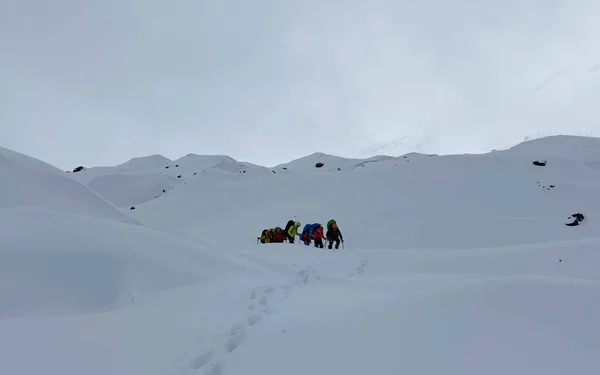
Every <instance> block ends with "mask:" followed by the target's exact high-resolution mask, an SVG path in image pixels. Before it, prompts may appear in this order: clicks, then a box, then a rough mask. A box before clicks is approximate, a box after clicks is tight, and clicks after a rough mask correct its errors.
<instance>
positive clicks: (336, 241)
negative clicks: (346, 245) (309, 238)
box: [327, 238, 340, 249]
mask: <svg viewBox="0 0 600 375" xmlns="http://www.w3.org/2000/svg"><path fill="white" fill-rule="evenodd" d="M334 242H335V248H336V249H339V248H340V239H339V238H332V239H330V240H329V243H328V244H327V248H328V249H331V246H332V245H333V243H334Z"/></svg>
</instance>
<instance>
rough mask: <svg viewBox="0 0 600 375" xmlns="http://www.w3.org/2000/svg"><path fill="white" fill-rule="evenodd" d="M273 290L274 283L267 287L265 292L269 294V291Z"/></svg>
mask: <svg viewBox="0 0 600 375" xmlns="http://www.w3.org/2000/svg"><path fill="white" fill-rule="evenodd" d="M273 290H275V288H274V287H273V286H272V285H270V286H268V287H267V289H265V293H267V294H269V293H271V292H273Z"/></svg>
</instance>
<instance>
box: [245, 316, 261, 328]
mask: <svg viewBox="0 0 600 375" xmlns="http://www.w3.org/2000/svg"><path fill="white" fill-rule="evenodd" d="M260 319H261V317H260V315H250V316H249V317H248V325H249V326H253V325H255V324H256V323H258V322H260Z"/></svg>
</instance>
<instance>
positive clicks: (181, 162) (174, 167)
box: [68, 154, 272, 207]
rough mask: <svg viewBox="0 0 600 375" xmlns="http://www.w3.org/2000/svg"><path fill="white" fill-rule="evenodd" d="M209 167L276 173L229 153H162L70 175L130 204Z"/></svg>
mask: <svg viewBox="0 0 600 375" xmlns="http://www.w3.org/2000/svg"><path fill="white" fill-rule="evenodd" d="M208 169H217V170H220V171H225V172H228V173H231V174H234V175H239V176H240V177H243V178H244V179H251V178H257V177H259V178H260V177H264V176H271V174H272V172H271V170H270V169H268V168H266V167H261V166H257V165H254V164H251V163H246V162H238V161H236V160H234V159H232V158H230V157H228V156H222V155H195V154H188V155H186V156H184V157H182V158H179V159H177V160H173V161H172V160H169V159H167V158H165V157H164V156H162V155H150V156H146V157H140V158H133V159H131V160H129V161H127V162H125V163H122V164H120V165H117V166H115V167H106V166H104V167H93V168H88V169H86V170H83V171H81V172H76V173H69V174H68V176H69V177H71V178H73V179H75V180H77V181H79V182H81V183H83V184H85V185H87V186H88V187H90V188H91V189H92V190H94V191H96V192H97V193H98V194H100V195H102V196H103V197H104V198H106V199H107V200H109V201H110V202H112V203H113V204H115V205H117V206H119V207H129V206H135V205H137V204H140V203H144V202H148V201H150V200H153V199H156V198H158V197H160V196H162V195H163V194H166V193H168V192H169V191H170V190H172V189H173V188H175V187H176V186H178V185H184V184H186V183H187V181H190V180H194V179H195V178H196V176H198V175H201V174H203V173H204V172H205V171H206V170H208Z"/></svg>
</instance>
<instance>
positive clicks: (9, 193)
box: [0, 148, 138, 224]
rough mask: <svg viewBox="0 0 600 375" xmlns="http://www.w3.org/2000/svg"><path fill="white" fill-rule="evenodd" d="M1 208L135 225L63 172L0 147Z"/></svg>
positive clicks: (134, 221)
mask: <svg viewBox="0 0 600 375" xmlns="http://www.w3.org/2000/svg"><path fill="white" fill-rule="evenodd" d="M0 178H2V184H1V186H0V209H1V208H13V207H20V206H35V207H45V208H51V209H55V210H58V211H61V212H65V213H73V214H82V215H88V216H94V217H98V218H104V219H108V220H116V221H120V222H123V223H133V224H136V223H138V222H137V221H136V220H134V219H133V218H131V217H129V216H127V215H124V214H123V213H121V212H120V211H119V210H118V209H117V208H116V207H114V206H113V205H112V204H110V203H109V202H108V201H106V200H105V199H104V198H102V197H100V196H98V195H97V194H96V193H94V192H93V191H91V190H90V189H89V188H88V187H86V186H84V185H82V184H80V183H78V182H76V181H73V180H72V179H70V178H68V177H67V176H66V175H65V174H64V172H63V171H61V170H59V169H58V168H55V167H53V166H51V165H49V164H47V163H44V162H42V161H40V160H37V159H34V158H31V157H29V156H26V155H23V154H20V153H18V152H15V151H12V150H8V149H5V148H0Z"/></svg>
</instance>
